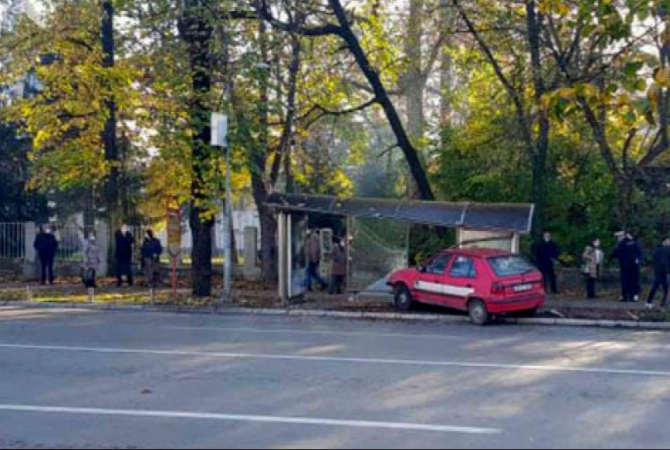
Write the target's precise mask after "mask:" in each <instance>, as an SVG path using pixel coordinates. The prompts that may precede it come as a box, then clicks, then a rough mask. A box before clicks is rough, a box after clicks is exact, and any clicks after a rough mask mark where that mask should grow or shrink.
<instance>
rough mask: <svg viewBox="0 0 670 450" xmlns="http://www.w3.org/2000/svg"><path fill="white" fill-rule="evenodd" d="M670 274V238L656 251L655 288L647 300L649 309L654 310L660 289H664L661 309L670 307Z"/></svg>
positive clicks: (666, 238)
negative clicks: (669, 304) (669, 297)
mask: <svg viewBox="0 0 670 450" xmlns="http://www.w3.org/2000/svg"><path fill="white" fill-rule="evenodd" d="M669 274H670V237H668V236H666V237H664V238H663V241H662V243H661V244H659V245H658V247H656V250H655V251H654V286H653V287H652V289H651V293H650V295H649V299H648V300H647V309H649V310H651V309H654V300H656V294H657V293H658V290H659V289H660V288H663V301H662V303H661V308H662V309H665V308H667V307H668V295H669V294H670V283H669V282H668V275H669Z"/></svg>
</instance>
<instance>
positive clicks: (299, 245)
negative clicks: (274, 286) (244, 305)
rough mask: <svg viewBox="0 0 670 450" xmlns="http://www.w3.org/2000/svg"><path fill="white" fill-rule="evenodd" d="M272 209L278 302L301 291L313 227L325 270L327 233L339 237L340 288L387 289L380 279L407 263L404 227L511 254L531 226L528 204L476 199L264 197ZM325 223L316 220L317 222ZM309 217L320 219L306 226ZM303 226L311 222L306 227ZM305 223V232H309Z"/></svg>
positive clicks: (531, 209) (324, 270)
mask: <svg viewBox="0 0 670 450" xmlns="http://www.w3.org/2000/svg"><path fill="white" fill-rule="evenodd" d="M267 205H268V207H270V208H272V209H273V210H274V211H275V212H276V214H277V220H278V237H277V238H278V256H279V295H280V297H281V298H282V299H283V300H285V301H288V300H291V299H295V298H299V297H301V296H303V295H304V294H305V292H306V290H307V286H306V272H307V269H306V268H307V260H306V259H307V258H306V255H305V243H306V240H307V237H308V235H309V233H311V232H314V231H315V230H318V231H319V236H320V241H321V254H322V260H323V262H324V267H322V275H324V276H325V275H327V274H328V271H329V269H328V261H329V255H330V254H331V252H332V249H333V246H334V245H335V244H334V241H335V238H339V239H346V242H347V247H346V248H347V253H348V277H347V288H348V290H349V291H351V292H354V293H385V292H388V287H387V286H386V278H387V276H388V275H389V274H391V273H392V272H394V271H396V270H398V269H402V268H406V267H407V266H408V264H409V233H410V231H409V230H410V226H412V225H425V226H430V227H438V228H446V229H455V230H456V231H457V233H456V238H457V245H459V246H461V247H467V246H479V247H491V248H498V249H504V250H508V251H511V252H514V253H518V252H519V249H520V241H521V236H523V235H527V234H530V232H531V230H532V223H533V216H534V211H535V208H534V206H533V205H531V204H477V203H445V202H422V201H403V200H390V199H370V198H338V197H327V196H312V195H298V194H290V195H289V194H279V193H277V194H273V195H271V196H270V198H269V199H268V202H267ZM324 217H325V218H328V219H329V220H326V221H325V223H326V225H323V223H324V219H323V218H324ZM315 218H319V220H318V221H316V222H320V223H317V224H316V225H314V223H315ZM310 223H312V224H311V225H310ZM310 228H311V229H310Z"/></svg>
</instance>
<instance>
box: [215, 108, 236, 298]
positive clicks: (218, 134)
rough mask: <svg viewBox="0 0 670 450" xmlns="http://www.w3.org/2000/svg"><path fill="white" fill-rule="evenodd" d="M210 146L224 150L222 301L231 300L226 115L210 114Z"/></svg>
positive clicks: (230, 198)
mask: <svg viewBox="0 0 670 450" xmlns="http://www.w3.org/2000/svg"><path fill="white" fill-rule="evenodd" d="M212 147H219V148H224V149H225V152H226V183H225V188H226V197H225V200H224V208H223V253H224V258H223V296H222V298H221V301H222V303H224V304H225V303H230V302H232V294H233V243H232V239H231V234H232V224H233V182H232V174H231V167H230V166H231V156H230V146H229V145H228V116H226V115H224V114H218V113H214V114H212Z"/></svg>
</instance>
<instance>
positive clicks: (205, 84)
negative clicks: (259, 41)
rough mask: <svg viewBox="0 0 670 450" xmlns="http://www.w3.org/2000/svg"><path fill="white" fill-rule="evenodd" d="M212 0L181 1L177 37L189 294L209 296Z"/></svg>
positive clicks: (212, 226)
mask: <svg viewBox="0 0 670 450" xmlns="http://www.w3.org/2000/svg"><path fill="white" fill-rule="evenodd" d="M213 6H214V5H213V3H212V0H206V1H205V2H204V4H203V2H201V1H198V0H184V12H183V17H182V18H181V20H180V24H179V28H180V34H181V37H182V39H183V40H184V42H185V43H186V44H187V46H188V49H189V59H190V68H191V74H190V76H191V84H192V89H193V98H192V99H191V108H190V112H191V124H192V125H191V126H192V128H193V142H192V160H193V162H192V172H193V174H192V176H193V179H192V182H191V197H192V199H191V214H190V224H191V232H192V234H193V252H192V255H191V256H192V259H193V295H194V296H196V297H209V296H211V295H212V272H213V270H212V240H213V239H212V237H213V236H212V234H213V228H214V218H213V213H212V211H210V210H209V208H208V207H207V200H208V195H207V192H208V185H207V176H208V171H209V166H210V164H209V160H210V159H211V149H210V141H211V134H212V130H211V126H210V114H211V112H210V108H209V106H208V104H209V95H210V92H211V89H212V73H211V70H212V55H211V42H212V35H213V32H214V29H213V26H212V24H211V23H210V20H209V17H210V14H211V10H212V9H213Z"/></svg>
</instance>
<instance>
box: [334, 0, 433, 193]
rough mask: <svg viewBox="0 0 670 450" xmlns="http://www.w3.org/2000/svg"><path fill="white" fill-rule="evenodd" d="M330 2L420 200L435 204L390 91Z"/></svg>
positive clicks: (336, 4) (339, 6)
mask: <svg viewBox="0 0 670 450" xmlns="http://www.w3.org/2000/svg"><path fill="white" fill-rule="evenodd" d="M329 2H330V6H331V8H332V10H333V12H334V13H335V16H336V17H337V20H338V22H339V25H340V28H341V31H340V36H341V37H342V39H344V41H345V42H346V43H347V47H348V48H349V50H350V51H351V53H352V54H353V56H354V58H355V59H356V62H357V64H358V66H359V68H360V69H361V71H362V72H363V74H364V75H365V78H366V79H367V80H368V82H369V83H370V86H371V87H372V89H373V91H374V93H375V98H376V99H377V102H378V103H379V105H380V106H381V107H382V109H383V110H384V113H385V114H386V118H387V120H388V122H389V125H390V126H391V129H392V130H393V133H394V134H395V136H396V138H397V139H398V146H399V147H400V148H401V149H402V151H403V153H404V154H405V159H406V160H407V164H408V165H409V168H410V171H411V173H412V176H413V177H414V180H415V181H416V185H417V189H418V192H419V195H420V196H421V199H423V200H434V199H435V195H434V194H433V190H432V188H431V187H430V183H429V181H428V175H427V174H426V170H425V168H424V167H423V164H422V163H421V159H420V158H419V153H418V152H417V150H416V147H414V144H412V140H411V139H410V137H409V135H408V134H407V131H406V130H405V126H404V125H403V123H402V120H400V116H399V114H398V111H397V110H396V108H395V105H394V104H393V102H392V101H391V98H390V97H389V94H388V91H387V90H386V87H385V86H384V83H383V82H382V80H381V77H380V76H379V73H378V72H377V71H376V70H375V69H374V68H373V67H372V65H371V64H370V61H369V59H368V57H367V55H366V54H365V50H363V47H362V46H361V43H360V41H359V40H358V37H357V36H356V34H355V33H354V32H353V30H352V28H351V24H350V23H349V18H348V17H347V13H346V11H345V9H344V7H343V6H342V3H341V2H340V0H329Z"/></svg>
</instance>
